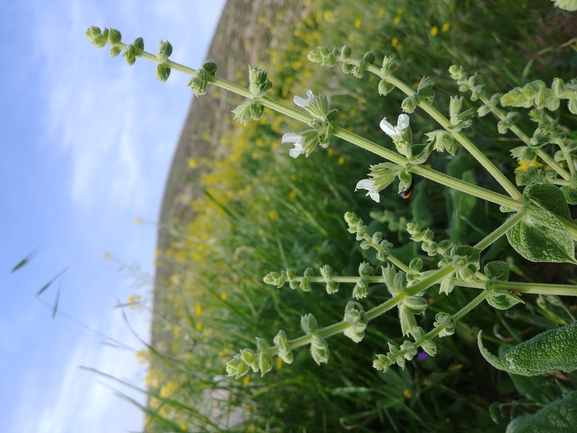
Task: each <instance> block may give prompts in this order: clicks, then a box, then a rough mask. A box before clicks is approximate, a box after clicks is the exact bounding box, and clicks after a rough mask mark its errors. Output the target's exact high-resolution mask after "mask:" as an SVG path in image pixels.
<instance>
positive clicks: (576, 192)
mask: <svg viewBox="0 0 577 433" xmlns="http://www.w3.org/2000/svg"><path fill="white" fill-rule="evenodd" d="M561 192H562V193H563V195H564V196H565V200H567V203H569V204H577V189H576V188H573V187H570V186H562V187H561Z"/></svg>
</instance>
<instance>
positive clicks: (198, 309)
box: [194, 304, 202, 316]
mask: <svg viewBox="0 0 577 433" xmlns="http://www.w3.org/2000/svg"><path fill="white" fill-rule="evenodd" d="M194 308H195V310H196V315H197V316H200V313H202V307H201V306H200V304H196V305H195V306H194Z"/></svg>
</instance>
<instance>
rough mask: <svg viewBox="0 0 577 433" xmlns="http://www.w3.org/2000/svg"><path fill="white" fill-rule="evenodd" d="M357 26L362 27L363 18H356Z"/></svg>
mask: <svg viewBox="0 0 577 433" xmlns="http://www.w3.org/2000/svg"><path fill="white" fill-rule="evenodd" d="M355 27H356V28H357V29H359V28H361V19H360V18H357V19H356V21H355Z"/></svg>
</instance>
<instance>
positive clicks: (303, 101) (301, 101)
mask: <svg viewBox="0 0 577 433" xmlns="http://www.w3.org/2000/svg"><path fill="white" fill-rule="evenodd" d="M314 96H315V95H314V94H313V92H312V90H307V98H303V97H302V96H298V95H295V96H294V98H293V100H294V103H295V104H296V105H298V106H299V107H308V105H309V104H310V103H311V101H312V100H313V98H314Z"/></svg>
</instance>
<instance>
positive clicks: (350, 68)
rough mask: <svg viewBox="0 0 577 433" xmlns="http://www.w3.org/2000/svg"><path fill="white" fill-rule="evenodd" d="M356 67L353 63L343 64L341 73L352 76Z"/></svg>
mask: <svg viewBox="0 0 577 433" xmlns="http://www.w3.org/2000/svg"><path fill="white" fill-rule="evenodd" d="M354 67H355V65H353V64H352V63H343V64H341V71H343V74H347V75H348V74H350V73H351V72H353V68H354Z"/></svg>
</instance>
